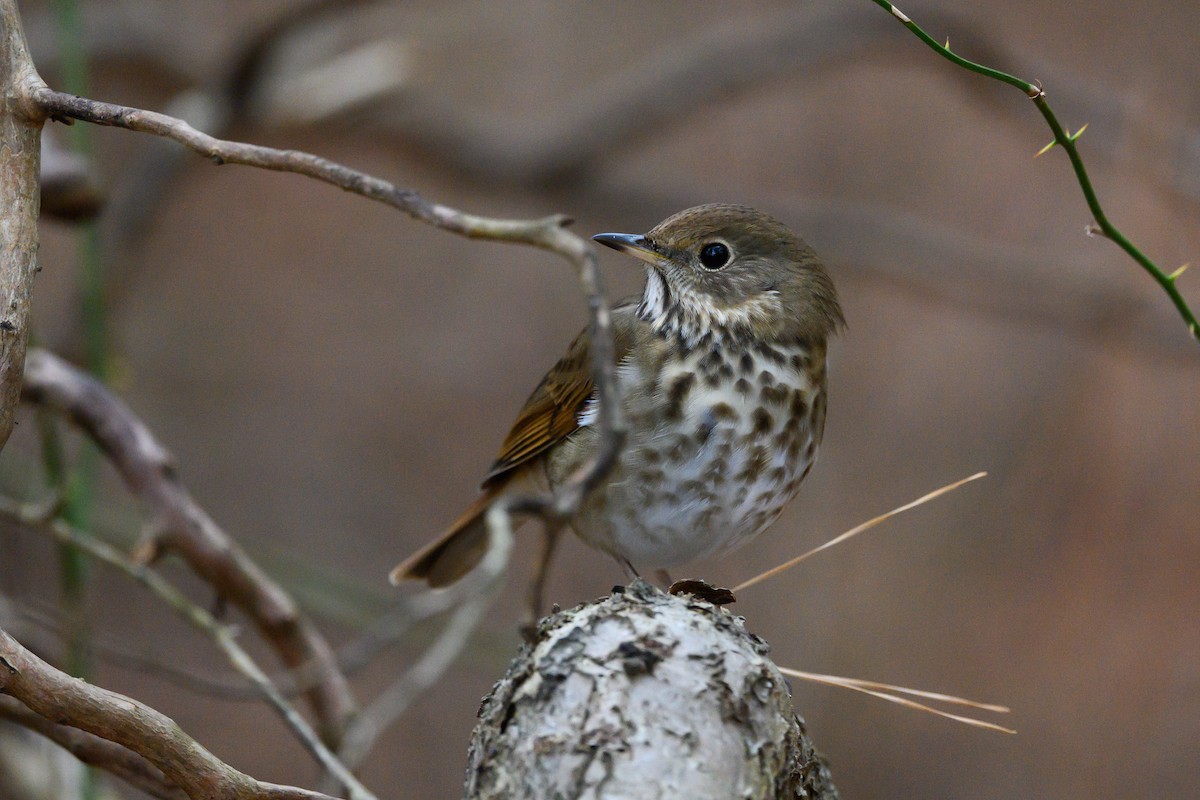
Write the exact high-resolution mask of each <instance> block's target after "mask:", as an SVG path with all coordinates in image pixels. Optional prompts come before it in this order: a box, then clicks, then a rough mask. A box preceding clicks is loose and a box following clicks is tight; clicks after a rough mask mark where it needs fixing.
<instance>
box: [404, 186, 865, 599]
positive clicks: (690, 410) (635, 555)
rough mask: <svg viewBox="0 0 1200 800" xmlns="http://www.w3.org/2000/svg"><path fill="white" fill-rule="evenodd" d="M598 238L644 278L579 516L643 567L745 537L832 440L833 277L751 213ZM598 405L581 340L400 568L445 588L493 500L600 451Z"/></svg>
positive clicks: (728, 208)
mask: <svg viewBox="0 0 1200 800" xmlns="http://www.w3.org/2000/svg"><path fill="white" fill-rule="evenodd" d="M592 238H594V239H595V240H596V241H598V242H600V243H601V244H605V245H608V246H609V247H612V248H614V249H616V250H620V251H621V252H624V253H627V254H628V255H631V256H634V257H635V258H638V259H640V260H641V261H643V262H645V265H646V287H645V289H644V290H643V292H642V295H641V296H640V297H633V298H630V299H628V300H626V301H624V302H622V303H619V304H618V305H616V306H614V307H613V309H612V331H613V338H614V345H615V351H616V358H617V396H618V397H619V398H620V402H621V404H622V407H623V411H624V417H625V421H626V424H627V426H628V437H627V439H626V443H625V448H624V450H623V451H622V453H621V455H620V457H619V459H618V461H617V464H616V466H615V467H614V468H613V469H612V471H611V472H610V473H609V474H608V476H607V478H606V480H605V482H604V483H603V484H602V485H601V486H599V487H598V488H597V489H596V490H595V491H593V492H592V494H591V495H589V496H588V497H587V498H586V499H585V501H584V502H583V505H582V507H581V508H580V509H579V511H578V513H577V514H576V515H575V516H574V518H573V519H572V521H571V527H572V528H573V529H574V530H575V532H576V533H577V534H578V535H579V537H580V538H581V539H583V541H584V542H586V543H587V544H589V545H591V546H593V547H595V548H597V549H599V550H602V551H604V552H606V553H609V554H611V555H612V556H614V557H616V558H617V559H618V560H619V561H621V562H622V563H623V564H625V565H626V566H628V567H629V568H630V569H631V570H632V569H633V565H640V566H642V567H650V568H665V567H670V566H674V565H677V564H682V563H684V562H687V561H692V560H694V559H698V558H702V557H705V556H710V555H714V554H716V553H720V552H722V551H725V550H728V549H729V548H732V547H734V546H736V545H739V544H742V543H744V542H746V541H748V540H749V539H751V538H753V537H754V536H756V535H757V534H758V533H760V532H762V531H763V529H765V528H766V527H767V526H769V525H770V524H771V523H772V522H774V521H775V518H776V517H778V516H779V513H780V511H782V510H783V507H784V505H785V504H786V503H787V501H788V500H790V499H791V498H792V496H793V495H795V493H796V490H797V488H798V487H799V486H800V482H801V481H802V480H804V477H805V476H806V475H807V474H808V471H809V469H810V468H811V467H812V464H813V460H814V459H815V458H816V455H817V447H818V446H819V445H820V442H821V436H822V433H823V431H824V427H825V349H826V340H827V339H828V337H829V336H830V335H831V334H832V333H834V332H835V331H836V330H837V329H838V327H839V326H840V325H841V324H842V322H843V319H842V312H841V308H840V307H839V306H838V301H837V293H836V292H835V291H834V288H833V283H832V281H831V280H830V278H829V274H828V273H827V272H826V271H825V267H824V266H823V265H822V263H821V261H820V259H818V258H817V256H816V254H815V253H814V252H813V251H812V249H811V248H809V246H808V245H807V244H805V243H804V242H803V241H802V240H801V239H800V238H799V237H798V236H796V235H795V234H794V233H792V232H791V231H790V230H788V229H787V228H786V227H785V226H784V225H783V224H781V223H780V222H778V221H777V220H775V219H772V218H771V217H769V216H767V215H766V214H763V213H761V212H758V211H755V210H754V209H751V208H747V207H745V206H735V205H704V206H697V207H696V208H691V209H688V210H687V211H682V212H680V213H678V214H676V215H674V216H672V217H669V218H668V219H666V220H664V221H663V222H661V223H659V224H658V225H657V226H656V227H655V228H654V229H653V230H651V231H650V232H649V233H647V234H645V235H644V236H639V235H633V234H623V233H602V234H599V235H597V236H594V237H592ZM596 404H597V399H596V394H595V391H594V387H593V385H592V380H591V367H590V360H589V342H588V339H587V337H586V335H585V334H580V335H579V336H578V337H577V338H576V339H575V341H574V342H572V343H571V346H570V347H569V348H568V349H567V353H566V355H564V356H563V357H562V359H560V360H559V362H558V363H557V364H555V365H554V367H553V368H552V369H551V370H550V372H549V373H547V374H546V376H545V377H544V378H543V379H542V382H541V383H540V384H538V387H537V388H536V389H535V390H534V392H533V395H532V396H531V397H530V398H529V400H528V401H527V402H526V403H525V407H524V408H523V409H521V413H520V414H518V415H517V420H516V423H515V424H514V425H513V428H512V431H511V432H510V433H509V434H508V438H507V439H506V440H505V441H504V445H503V447H502V448H501V451H500V456H499V457H498V458H497V459H496V462H495V463H494V464H493V465H492V469H491V471H490V472H489V473H488V474H487V477H486V478H485V479H484V482H483V494H482V495H481V496H480V497H479V499H478V500H476V501H475V503H473V504H472V505H471V506H470V507H469V508H468V509H467V510H466V512H465V513H463V514H462V516H460V517H459V518H458V520H457V521H455V523H454V524H453V525H452V526H451V527H450V528H449V529H448V530H447V531H446V532H445V533H444V534H443V535H442V536H441V537H439V538H438V539H437V540H436V541H434V542H433V543H431V544H429V545H427V546H426V547H425V548H423V549H422V550H420V551H419V552H417V553H416V554H415V555H413V556H412V557H411V558H409V559H408V560H406V561H405V562H404V563H402V564H400V565H399V566H398V567H396V569H395V570H394V571H393V572H392V579H393V580H394V581H399V580H400V579H404V578H420V579H424V580H426V581H428V582H429V584H430V585H432V586H444V585H446V584H449V583H452V582H454V581H456V580H458V579H459V578H460V577H462V576H463V575H464V574H465V573H466V572H468V571H469V570H470V569H471V568H472V567H473V566H475V564H477V563H478V562H479V560H480V559H481V558H482V557H483V554H484V552H485V550H486V547H487V533H486V523H485V512H486V510H487V508H488V507H489V505H490V504H491V503H492V502H493V501H494V500H495V499H496V498H497V497H499V496H501V495H504V494H506V493H509V492H513V491H521V490H522V489H521V488H519V487H521V486H522V484H527V482H528V480H530V479H532V480H534V481H535V482H537V483H540V484H542V485H545V484H546V483H547V482H548V483H549V486H550V487H551V488H553V487H555V486H557V485H559V484H561V483H562V482H563V481H565V480H567V478H568V477H569V476H570V475H571V474H572V473H573V472H574V471H575V470H576V469H577V468H578V467H580V466H581V465H582V464H583V463H585V462H586V461H587V460H588V458H589V457H590V456H591V455H592V454H593V453H594V452H595V450H596V447H597V443H598V439H599V434H598V431H597V429H596V427H595V426H594V422H595V419H596V410H597V407H596ZM551 549H552V540H551V546H548V547H547V548H546V551H545V553H544V557H545V559H548V558H549V551H550V550H551ZM543 568H544V564H543ZM540 577H541V576H539V590H535V591H538V592H539V593H540Z"/></svg>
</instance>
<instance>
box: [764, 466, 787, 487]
mask: <svg viewBox="0 0 1200 800" xmlns="http://www.w3.org/2000/svg"><path fill="white" fill-rule="evenodd" d="M767 480H769V481H770V482H771V483H773V484H775V485H776V486H780V485H782V484H783V482H784V481H786V480H787V470H786V469H785V468H783V467H775V469H773V470H771V471H770V472H768V473H767Z"/></svg>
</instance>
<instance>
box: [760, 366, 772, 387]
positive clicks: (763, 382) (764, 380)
mask: <svg viewBox="0 0 1200 800" xmlns="http://www.w3.org/2000/svg"><path fill="white" fill-rule="evenodd" d="M758 385H759V386H774V385H775V374H774V373H772V372H771V371H770V370H767V369H764V370H763V371H762V372H760V373H758Z"/></svg>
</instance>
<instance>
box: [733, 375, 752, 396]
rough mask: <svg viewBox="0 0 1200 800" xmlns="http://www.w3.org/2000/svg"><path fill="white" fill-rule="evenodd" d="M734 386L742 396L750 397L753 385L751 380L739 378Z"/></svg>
mask: <svg viewBox="0 0 1200 800" xmlns="http://www.w3.org/2000/svg"><path fill="white" fill-rule="evenodd" d="M733 388H734V391H736V392H737V393H738V394H740V395H741V396H742V397H749V396H750V390H751V389H752V388H753V387H752V386H751V385H750V381H748V380H746V379H745V378H738V379H737V383H735V384H734V385H733Z"/></svg>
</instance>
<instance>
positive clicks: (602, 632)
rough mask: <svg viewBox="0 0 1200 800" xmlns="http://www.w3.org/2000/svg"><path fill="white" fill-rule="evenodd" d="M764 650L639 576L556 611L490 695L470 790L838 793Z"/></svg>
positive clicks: (715, 616)
mask: <svg viewBox="0 0 1200 800" xmlns="http://www.w3.org/2000/svg"><path fill="white" fill-rule="evenodd" d="M768 651H769V647H768V645H767V644H766V643H765V642H764V641H763V640H762V639H759V638H758V637H757V636H754V635H753V634H751V633H748V632H747V631H746V629H745V626H744V624H743V621H742V619H741V618H740V617H737V616H735V615H733V614H731V613H730V612H729V611H727V610H725V609H724V608H721V607H717V606H713V605H710V604H708V603H706V602H702V601H699V600H697V599H695V598H691V597H678V596H673V595H667V594H663V593H662V592H660V591H659V590H657V589H655V588H654V587H652V586H650V585H649V584H647V583H645V582H642V581H635V582H634V583H633V584H632V585H630V586H629V587H628V588H626V589H623V590H622V589H620V588H618V589H617V590H614V593H613V594H612V595H611V596H610V597H605V598H602V599H600V600H596V601H594V602H592V603H586V604H584V605H581V606H579V607H577V608H574V609H571V610H568V611H564V612H560V613H558V614H555V615H553V616H552V617H549V618H547V619H546V620H543V622H542V623H541V625H540V626H539V628H538V631H537V640H536V642H534V643H533V644H532V645H531V646H528V647H526V648H524V649H523V650H522V651H521V653H520V655H519V656H518V657H517V659H516V660H515V661H514V662H513V663H512V665H511V666H510V667H509V671H508V674H507V675H506V676H505V677H504V679H503V680H501V681H500V682H499V683H497V684H496V685H495V687H493V689H492V692H491V694H489V695H488V696H487V697H486V698H485V699H484V701H483V705H482V707H481V708H480V712H479V723H478V725H477V726H476V728H475V732H474V734H473V736H472V740H471V748H470V752H469V754H468V767H467V778H466V797H467V798H471V800H482V799H483V798H512V797H547V798H549V797H563V798H568V797H569V798H595V799H596V800H600V798H623V799H626V800H636V798H655V800H657V798H664V797H680V798H683V797H686V798H689V799H693V800H702V799H703V798H712V799H713V800H718V799H719V800H729V798H813V799H814V800H836V798H837V797H838V794H837V790H836V789H835V788H834V786H833V783H832V779H831V777H830V774H829V771H828V769H827V767H826V765H825V762H824V760H823V759H822V758H821V757H820V756H819V755H818V754H817V753H816V751H815V749H814V748H813V745H812V743H811V742H810V741H809V739H808V736H807V734H806V732H805V730H804V723H803V721H802V720H801V719H800V718H799V717H798V716H797V715H796V713H795V711H794V710H793V709H792V697H791V693H790V691H789V689H788V686H787V683H786V681H785V679H784V677H783V675H781V674H780V672H779V671H778V669H777V668H776V667H775V664H774V663H773V662H772V661H771V660H770V658H769V657H768V655H767V653H768Z"/></svg>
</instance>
